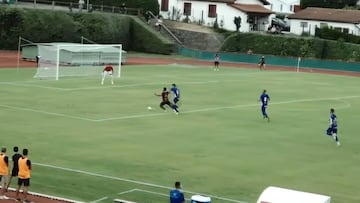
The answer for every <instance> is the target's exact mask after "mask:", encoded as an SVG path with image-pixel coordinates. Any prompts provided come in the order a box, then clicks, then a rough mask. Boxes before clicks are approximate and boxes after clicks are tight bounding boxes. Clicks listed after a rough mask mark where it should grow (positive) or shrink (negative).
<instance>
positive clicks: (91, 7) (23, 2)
mask: <svg viewBox="0 0 360 203" xmlns="http://www.w3.org/2000/svg"><path fill="white" fill-rule="evenodd" d="M14 4H15V5H16V6H23V7H32V8H40V9H41V8H43V9H52V10H64V9H67V10H69V11H70V12H94V11H98V12H107V13H118V14H128V15H141V14H142V13H143V12H142V11H143V10H142V9H141V8H124V7H120V6H106V5H96V4H90V3H89V1H87V2H86V3H84V4H79V3H73V2H62V1H49V0H16V1H15V2H14Z"/></svg>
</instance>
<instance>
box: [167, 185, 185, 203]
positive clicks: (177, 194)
mask: <svg viewBox="0 0 360 203" xmlns="http://www.w3.org/2000/svg"><path fill="white" fill-rule="evenodd" d="M170 203H185V197H184V193H183V192H182V191H181V183H180V182H179V181H176V182H175V188H174V189H173V190H171V191H170Z"/></svg>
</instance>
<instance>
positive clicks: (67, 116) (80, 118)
mask: <svg viewBox="0 0 360 203" xmlns="http://www.w3.org/2000/svg"><path fill="white" fill-rule="evenodd" d="M0 107H3V108H8V109H15V110H21V111H29V112H35V113H41V114H46V115H52V116H58V117H64V118H73V119H78V120H84V121H97V120H94V119H90V118H85V117H80V116H71V115H66V114H62V113H54V112H49V111H42V110H36V109H30V108H24V107H16V106H10V105H6V104H0Z"/></svg>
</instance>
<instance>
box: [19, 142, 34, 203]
mask: <svg viewBox="0 0 360 203" xmlns="http://www.w3.org/2000/svg"><path fill="white" fill-rule="evenodd" d="M28 153H29V150H28V149H23V154H22V156H21V157H20V159H19V162H18V165H19V174H18V185H17V187H16V200H18V201H20V200H21V199H20V198H19V193H20V188H21V186H24V188H23V196H24V202H25V203H29V202H31V201H29V200H28V199H27V193H28V189H29V186H30V177H31V161H30V159H29V158H28Z"/></svg>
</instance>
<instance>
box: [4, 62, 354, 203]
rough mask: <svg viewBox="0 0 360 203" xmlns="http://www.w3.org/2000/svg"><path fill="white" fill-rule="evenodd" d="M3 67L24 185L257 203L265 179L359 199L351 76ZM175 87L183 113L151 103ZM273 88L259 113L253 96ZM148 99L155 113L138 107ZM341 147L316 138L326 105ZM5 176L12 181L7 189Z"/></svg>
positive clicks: (147, 198)
mask: <svg viewBox="0 0 360 203" xmlns="http://www.w3.org/2000/svg"><path fill="white" fill-rule="evenodd" d="M34 74H35V69H30V68H24V69H18V70H16V69H0V92H1V101H0V108H1V114H0V116H1V122H0V129H1V138H0V145H2V146H6V147H7V148H8V155H9V156H11V155H12V147H13V146H15V145H18V146H19V147H20V148H21V149H22V148H25V147H26V148H29V157H30V159H31V161H32V163H33V170H32V177H31V186H30V191H34V192H38V193H45V194H48V195H54V196H60V197H65V198H69V199H75V200H78V201H84V202H101V203H102V202H104V203H105V202H112V200H113V199H115V198H118V199H125V200H129V201H135V202H139V203H166V202H168V201H169V198H168V193H169V189H171V188H172V187H173V184H174V182H175V181H181V182H182V184H183V189H184V191H185V197H186V198H187V199H190V197H191V195H193V194H205V195H208V196H211V197H212V202H215V203H232V202H237V203H255V202H256V200H257V198H258V196H259V195H260V194H261V192H262V191H263V190H264V189H265V188H266V187H268V186H278V187H284V188H289V189H294V190H300V191H305V192H312V193H319V194H323V195H328V196H331V197H332V203H358V202H360V194H359V192H358V191H359V190H360V185H359V184H358V180H360V173H359V171H360V165H359V161H360V154H359V152H360V151H359V144H360V136H359V131H358V128H357V127H358V126H357V125H359V115H360V89H359V87H360V79H359V78H357V77H348V76H339V75H322V74H316V73H296V72H286V71H259V70H255V69H241V68H231V67H228V68H221V70H220V71H213V70H212V69H211V68H210V67H205V66H191V65H175V64H174V65H156V66H155V65H151V66H150V65H148V66H144V65H142V66H136V65H133V66H124V67H123V70H122V77H121V78H120V79H116V80H115V85H111V84H110V81H109V80H107V81H105V82H106V84H105V85H103V86H101V85H100V80H101V76H100V73H99V76H92V77H68V78H61V79H60V80H59V81H53V80H39V79H34V78H33V75H34ZM172 83H176V84H177V86H178V87H179V88H180V90H181V104H180V112H181V113H180V114H179V115H175V114H174V113H173V112H172V111H171V110H170V109H168V111H167V112H163V111H162V110H161V109H160V108H159V106H158V105H159V103H160V97H157V96H155V95H154V93H160V92H161V90H162V88H163V87H165V86H166V87H168V88H169V87H170V85H171V84H172ZM263 89H266V90H267V91H268V93H269V95H270V97H271V100H270V103H269V107H268V114H269V116H270V118H271V121H270V122H267V121H266V120H263V118H262V115H261V112H260V104H259V102H258V98H259V96H260V94H261V92H262V90H263ZM148 106H151V107H152V110H150V111H149V110H147V107H148ZM330 108H335V113H336V114H337V116H338V124H339V136H340V142H341V146H340V147H337V146H336V143H335V141H334V140H333V139H332V138H331V137H328V136H326V135H325V130H326V128H327V127H328V118H329V109H330ZM15 182H16V181H13V183H12V187H14V186H15Z"/></svg>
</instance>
